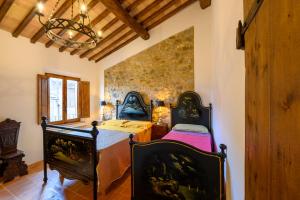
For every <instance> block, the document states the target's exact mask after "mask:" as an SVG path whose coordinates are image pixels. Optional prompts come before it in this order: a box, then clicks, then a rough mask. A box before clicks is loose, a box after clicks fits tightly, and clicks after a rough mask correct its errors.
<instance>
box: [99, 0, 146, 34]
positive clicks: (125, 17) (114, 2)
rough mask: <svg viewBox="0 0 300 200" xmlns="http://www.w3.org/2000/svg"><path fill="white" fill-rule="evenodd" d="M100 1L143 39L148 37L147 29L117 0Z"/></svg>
mask: <svg viewBox="0 0 300 200" xmlns="http://www.w3.org/2000/svg"><path fill="white" fill-rule="evenodd" d="M101 2H102V4H103V5H105V6H106V8H107V9H109V10H110V11H111V12H112V13H114V14H115V15H116V16H117V17H118V18H119V19H120V20H121V21H123V23H124V24H126V25H127V26H129V27H130V28H131V29H133V30H134V31H135V32H136V33H137V34H138V35H140V36H141V37H142V38H143V39H144V40H147V39H149V38H150V35H149V33H148V31H147V30H146V29H144V27H143V26H142V25H141V24H139V23H138V22H137V21H136V20H135V19H134V18H133V17H131V16H130V15H129V13H128V12H127V11H126V10H125V9H124V8H123V7H122V5H121V4H120V2H119V1H118V0H101Z"/></svg>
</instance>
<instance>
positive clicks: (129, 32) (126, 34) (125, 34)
mask: <svg viewBox="0 0 300 200" xmlns="http://www.w3.org/2000/svg"><path fill="white" fill-rule="evenodd" d="M132 33H134V31H133V30H130V31H128V32H126V33H124V34H123V35H122V36H120V37H119V39H117V40H115V41H114V42H113V43H112V45H114V44H118V43H119V42H121V41H122V40H123V39H124V38H126V37H128V36H129V35H131V34H132ZM135 35H136V34H135ZM110 48H111V45H108V46H107V47H105V48H104V49H102V50H101V51H99V52H98V53H96V54H95V55H93V56H92V57H90V58H89V61H91V60H94V59H95V58H97V57H98V56H99V55H101V54H102V53H103V52H105V51H107V50H108V49H110Z"/></svg>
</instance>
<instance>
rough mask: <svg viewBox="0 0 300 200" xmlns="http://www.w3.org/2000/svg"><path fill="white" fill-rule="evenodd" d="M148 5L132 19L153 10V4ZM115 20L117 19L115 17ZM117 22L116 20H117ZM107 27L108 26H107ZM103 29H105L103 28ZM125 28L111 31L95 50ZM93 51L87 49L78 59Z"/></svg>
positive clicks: (124, 26)
mask: <svg viewBox="0 0 300 200" xmlns="http://www.w3.org/2000/svg"><path fill="white" fill-rule="evenodd" d="M154 3H155V5H158V4H159V1H155V2H154ZM154 3H152V4H150V5H148V6H146V8H144V9H143V10H141V11H140V12H138V13H137V14H136V15H134V18H136V17H137V16H139V17H142V16H143V15H145V14H146V12H145V10H146V11H149V10H150V9H152V8H153V4H154ZM115 19H118V18H117V17H116V18H115ZM117 21H118V20H117ZM108 27H109V26H108ZM104 28H105V27H104ZM125 28H126V24H123V25H122V26H121V27H119V28H118V29H116V30H115V31H113V32H112V33H111V34H109V35H108V36H107V37H105V38H104V39H103V40H101V41H100V42H99V43H98V44H97V45H96V47H95V48H99V47H100V46H101V45H103V44H104V43H105V42H107V41H108V40H110V39H111V38H113V37H115V36H116V35H117V34H118V33H119V32H121V31H122V30H123V29H125ZM78 51H79V50H78V49H75V50H74V51H72V52H71V55H74V54H75V53H77V52H78ZM93 51H94V49H89V50H87V51H85V52H84V53H82V54H81V55H80V58H84V57H85V56H87V55H88V54H90V53H91V52H93Z"/></svg>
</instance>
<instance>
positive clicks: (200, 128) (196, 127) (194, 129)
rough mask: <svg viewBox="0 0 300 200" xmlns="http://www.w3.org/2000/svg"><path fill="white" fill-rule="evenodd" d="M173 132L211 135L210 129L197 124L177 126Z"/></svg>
mask: <svg viewBox="0 0 300 200" xmlns="http://www.w3.org/2000/svg"><path fill="white" fill-rule="evenodd" d="M172 130H174V131H185V132H196V133H209V131H208V129H207V128H206V127H205V126H202V125H196V124H176V125H175V126H174V127H173V128H172Z"/></svg>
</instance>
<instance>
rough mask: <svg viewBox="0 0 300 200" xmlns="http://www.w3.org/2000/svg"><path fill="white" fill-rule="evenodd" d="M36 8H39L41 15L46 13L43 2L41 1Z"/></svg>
mask: <svg viewBox="0 0 300 200" xmlns="http://www.w3.org/2000/svg"><path fill="white" fill-rule="evenodd" d="M36 8H37V10H38V12H39V13H42V12H43V11H44V4H43V2H41V1H40V2H38V3H37V4H36Z"/></svg>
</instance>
